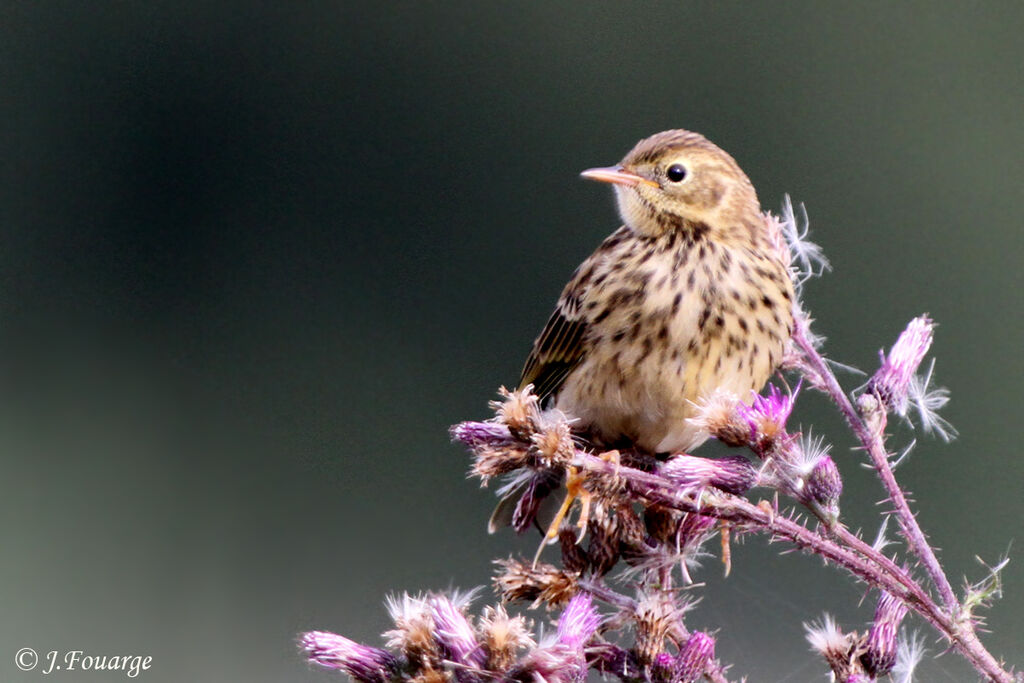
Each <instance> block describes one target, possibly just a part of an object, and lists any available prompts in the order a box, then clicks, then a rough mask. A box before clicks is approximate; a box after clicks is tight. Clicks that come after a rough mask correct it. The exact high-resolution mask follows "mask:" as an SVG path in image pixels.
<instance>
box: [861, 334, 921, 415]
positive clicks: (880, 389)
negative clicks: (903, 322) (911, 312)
mask: <svg viewBox="0 0 1024 683" xmlns="http://www.w3.org/2000/svg"><path fill="white" fill-rule="evenodd" d="M934 330H935V323H934V322H932V320H931V318H929V317H928V316H927V315H922V316H919V317H917V318H914V319H913V320H911V321H910V324H909V325H907V329H905V330H904V331H903V332H902V333H901V334H900V336H899V339H897V340H896V343H895V344H893V345H892V348H891V349H890V350H889V354H888V355H886V354H885V353H884V352H883V351H879V352H878V355H879V357H880V358H881V361H882V362H881V366H880V367H879V368H878V371H877V372H876V373H875V374H874V375H873V376H872V377H871V379H870V380H868V383H867V387H866V391H867V392H868V393H871V394H874V395H875V396H877V397H878V398H879V400H880V401H882V404H883V405H884V406H885V407H886V409H887V410H890V411H893V412H896V413H899V414H900V415H904V414H906V408H907V392H908V391H909V389H910V382H911V380H912V379H913V377H914V374H915V373H916V372H917V368H918V366H919V365H920V364H921V361H922V360H924V356H925V354H926V353H928V349H929V347H931V345H932V337H933V333H934Z"/></svg>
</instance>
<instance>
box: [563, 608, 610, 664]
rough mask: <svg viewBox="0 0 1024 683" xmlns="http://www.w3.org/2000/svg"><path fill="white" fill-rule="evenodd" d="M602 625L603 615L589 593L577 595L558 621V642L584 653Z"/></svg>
mask: <svg viewBox="0 0 1024 683" xmlns="http://www.w3.org/2000/svg"><path fill="white" fill-rule="evenodd" d="M600 625H601V615H600V614H598V613H597V609H595V608H594V601H593V600H592V599H591V597H590V594H589V593H582V592H581V593H577V594H576V595H575V596H573V598H572V600H570V601H569V604H568V605H566V606H565V610H564V611H563V612H562V616H561V617H560V618H559V620H558V642H559V643H561V644H563V645H566V646H568V647H571V648H575V649H578V650H579V652H580V654H581V655H582V653H583V646H584V645H586V644H587V641H589V640H590V639H591V638H592V637H593V635H594V633H596V632H597V627H598V626H600Z"/></svg>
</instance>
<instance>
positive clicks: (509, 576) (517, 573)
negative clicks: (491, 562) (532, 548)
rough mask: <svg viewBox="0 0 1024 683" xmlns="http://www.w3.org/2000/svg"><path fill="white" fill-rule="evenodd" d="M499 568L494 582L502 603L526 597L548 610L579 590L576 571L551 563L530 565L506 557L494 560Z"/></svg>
mask: <svg viewBox="0 0 1024 683" xmlns="http://www.w3.org/2000/svg"><path fill="white" fill-rule="evenodd" d="M495 564H496V565H498V566H499V567H500V568H501V571H500V572H499V573H498V574H497V575H496V576H495V577H494V585H495V587H496V588H497V589H498V590H499V591H500V592H501V599H502V600H504V601H505V602H515V601H517V600H526V601H529V602H531V603H533V606H534V607H536V606H537V605H539V604H541V603H544V604H546V605H547V606H548V608H549V609H551V608H555V607H561V606H562V605H565V604H566V603H568V602H569V600H570V599H571V598H572V597H573V596H574V595H575V594H576V593H577V591H578V590H579V573H577V572H571V571H567V570H564V569H559V568H558V567H556V566H554V565H552V564H545V563H538V564H531V563H529V562H524V561H523V560H516V559H512V558H509V559H507V560H497V561H495Z"/></svg>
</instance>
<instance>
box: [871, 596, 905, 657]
mask: <svg viewBox="0 0 1024 683" xmlns="http://www.w3.org/2000/svg"><path fill="white" fill-rule="evenodd" d="M906 614H907V606H906V605H905V604H903V602H902V601H900V600H899V598H897V597H896V596H894V595H892V594H891V593H887V592H885V591H882V595H881V597H880V598H879V599H878V606H877V607H875V619H874V622H872V624H871V629H870V630H869V631H868V636H867V639H866V641H865V652H864V654H863V655H861V662H862V663H863V664H864V668H865V669H866V670H867V672H868V673H869V674H871V675H872V676H875V677H879V676H884V675H886V674H887V673H889V672H890V671H891V670H892V667H893V665H894V664H895V663H896V650H897V642H896V634H897V632H898V631H899V627H900V622H901V621H903V617H905V616H906Z"/></svg>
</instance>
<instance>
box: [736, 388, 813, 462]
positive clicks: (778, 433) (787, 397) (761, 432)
mask: <svg viewBox="0 0 1024 683" xmlns="http://www.w3.org/2000/svg"><path fill="white" fill-rule="evenodd" d="M799 391H800V388H799V387H797V390H796V391H795V392H793V393H792V394H784V393H783V392H782V390H781V389H779V388H778V387H777V386H775V385H774V384H770V385H768V393H767V395H761V394H754V399H753V401H752V402H751V404H750V405H749V406H743V405H741V407H740V413H741V414H742V416H743V418H744V419H745V420H746V421H747V424H748V425H749V426H750V437H749V439H750V444H751V447H752V448H753V449H754V451H755V452H756V453H757V454H758V455H761V456H762V457H764V456H765V455H767V454H768V452H769V451H770V450H771V449H772V447H773V446H775V445H777V444H778V443H779V441H780V440H781V439H782V438H783V437H784V436H785V435H786V420H788V419H789V415H790V413H792V412H793V405H794V403H795V402H796V395H797V393H799Z"/></svg>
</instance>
